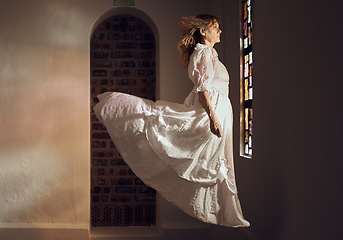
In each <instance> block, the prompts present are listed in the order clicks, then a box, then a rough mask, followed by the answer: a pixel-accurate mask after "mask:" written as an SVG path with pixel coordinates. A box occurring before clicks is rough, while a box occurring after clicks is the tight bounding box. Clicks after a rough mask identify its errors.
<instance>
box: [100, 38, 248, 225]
mask: <svg viewBox="0 0 343 240" xmlns="http://www.w3.org/2000/svg"><path fill="white" fill-rule="evenodd" d="M188 73H189V78H190V79H191V80H192V81H193V83H194V89H193V90H192V92H191V93H190V94H189V96H188V97H187V98H186V99H185V102H184V104H177V103H171V102H165V101H156V102H153V101H150V100H147V99H142V98H139V97H135V96H132V95H128V94H123V93H117V92H112V93H110V92H107V93H103V94H101V95H99V96H98V98H99V100H100V102H99V103H98V104H97V105H96V106H95V107H94V112H95V114H96V116H97V117H98V119H99V120H100V122H102V123H103V124H104V125H105V126H106V128H107V130H108V132H109V134H110V136H111V138H112V140H113V142H114V144H115V145H116V147H117V149H118V151H119V152H120V154H121V156H122V157H123V159H124V160H125V161H126V163H127V164H128V165H129V166H130V168H131V169H132V171H134V172H135V174H136V175H137V176H138V177H139V178H140V179H141V180H142V181H143V182H144V183H145V184H147V185H149V186H151V187H153V188H155V189H156V190H157V191H158V192H159V193H160V194H161V195H162V196H164V197H165V198H166V199H167V200H169V201H170V202H172V203H173V204H174V205H176V206H177V207H179V208H180V209H182V210H183V211H185V212H186V213H188V214H189V215H191V216H193V217H196V218H198V219H200V220H202V221H204V222H208V223H213V224H220V225H225V226H231V227H247V226H249V222H247V221H246V220H245V219H244V218H243V215H242V211H241V207H240V203H239V200H238V197H237V189H236V183H235V174H234V165H233V153H232V108H231V103H230V100H229V98H228V83H229V75H228V72H227V70H226V68H225V66H224V65H223V64H222V63H221V62H220V61H219V59H218V57H217V53H216V51H215V50H213V52H212V51H211V49H210V48H209V47H207V46H206V45H202V44H197V46H196V48H195V50H194V52H193V54H192V56H191V59H190V63H189V68H188ZM204 90H207V91H209V93H210V97H211V101H212V106H213V108H214V110H215V112H216V115H217V117H218V119H219V120H220V122H221V124H222V128H223V133H222V137H221V138H218V137H217V136H215V135H214V134H212V133H211V131H210V126H209V124H210V123H209V118H208V116H207V114H206V112H205V110H204V109H203V107H202V106H201V104H200V102H199V100H198V92H201V91H204Z"/></svg>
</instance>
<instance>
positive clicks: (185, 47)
mask: <svg viewBox="0 0 343 240" xmlns="http://www.w3.org/2000/svg"><path fill="white" fill-rule="evenodd" d="M214 22H218V23H219V21H218V19H217V18H216V17H215V16H213V15H208V14H201V15H198V16H196V17H195V16H188V17H182V18H181V19H180V22H179V28H180V34H181V40H180V42H179V43H178V49H179V53H180V56H179V60H180V64H181V65H182V66H183V67H184V68H187V67H188V64H189V58H190V56H191V55H192V53H193V51H194V47H195V46H196V44H197V43H201V42H202V41H203V37H202V35H201V34H200V28H204V29H206V28H207V27H208V25H210V24H212V23H214Z"/></svg>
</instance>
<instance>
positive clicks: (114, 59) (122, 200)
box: [90, 14, 156, 227]
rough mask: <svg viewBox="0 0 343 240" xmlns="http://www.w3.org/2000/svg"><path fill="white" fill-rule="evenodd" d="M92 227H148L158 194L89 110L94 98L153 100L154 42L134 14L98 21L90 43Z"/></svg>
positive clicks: (154, 211)
mask: <svg viewBox="0 0 343 240" xmlns="http://www.w3.org/2000/svg"><path fill="white" fill-rule="evenodd" d="M90 70H91V72H90V76H91V77H90V88H91V226H92V227H103V226H148V225H149V226H150V225H155V222H156V192H155V190H153V189H151V188H149V187H147V186H146V185H144V184H143V183H142V182H141V181H140V179H139V178H137V177H136V176H135V175H134V173H133V172H132V171H131V170H130V169H129V167H128V166H127V165H126V164H125V162H124V161H123V160H122V159H121V157H120V155H119V153H118V152H117V150H116V148H115V146H114V144H113V143H112V141H111V139H110V137H109V135H108V133H107V131H106V128H105V127H104V126H103V125H102V124H100V123H99V122H98V120H97V118H96V117H95V115H94V113H93V111H92V109H93V107H94V105H95V104H96V103H97V95H98V94H100V93H103V92H107V91H110V92H111V91H117V92H126V93H130V94H133V95H136V96H140V97H143V98H148V99H151V100H155V99H156V43H155V36H154V34H153V31H152V30H151V28H150V27H149V26H148V25H147V24H146V23H145V22H144V21H142V20H141V19H140V18H137V17H135V16H134V15H127V14H119V15H115V16H112V17H110V18H108V19H106V20H104V21H102V22H101V23H100V24H99V25H98V26H97V27H96V28H95V30H94V32H93V34H92V37H91V41H90Z"/></svg>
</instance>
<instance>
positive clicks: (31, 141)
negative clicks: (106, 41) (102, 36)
mask: <svg viewBox="0 0 343 240" xmlns="http://www.w3.org/2000/svg"><path fill="white" fill-rule="evenodd" d="M129 8H130V9H135V10H137V11H136V12H141V13H142V16H148V18H146V19H144V20H147V21H148V22H149V23H151V24H154V28H155V30H156V33H157V34H158V35H157V36H156V37H157V38H158V41H159V47H158V48H159V53H158V54H159V56H158V58H159V60H160V61H159V67H160V70H159V77H158V79H159V89H158V91H159V94H160V98H161V99H163V100H170V101H175V102H182V101H183V99H184V98H185V96H186V95H187V94H188V92H189V89H191V82H190V81H189V80H188V78H187V75H186V72H185V70H184V69H182V67H181V66H180V65H179V64H178V51H177V42H178V40H179V35H178V28H177V21H178V20H179V18H180V17H181V16H183V15H192V14H199V13H203V12H209V13H213V14H216V15H218V16H219V17H222V1H219V0H218V1H212V2H211V4H209V3H208V2H207V1H195V0H192V1H184V2H182V3H176V2H174V1H158V0H144V1H143V0H136V1H135V6H134V7H129ZM114 9H115V10H114ZM171 10H172V11H171ZM111 11H114V12H116V11H117V12H118V13H119V8H118V7H114V6H113V1H112V0H104V1H91V0H86V1H85V0H83V1H81V0H73V1H67V0H51V1H44V0H32V1H24V2H22V1H17V0H14V1H1V2H0V52H1V59H0V69H1V72H0V96H1V101H0V122H1V124H0V192H1V195H0V206H1V208H0V226H1V228H2V231H0V235H4V234H5V235H6V234H10V233H13V234H14V233H15V232H16V231H15V229H39V228H42V229H81V230H84V231H81V232H82V234H84V233H85V232H87V234H86V235H87V236H88V229H89V218H90V211H89V209H90V142H89V141H90V140H89V139H90V137H89V132H90V131H89V129H90V126H89V122H90V120H89V117H90V116H89V106H90V94H89V38H90V35H91V32H92V30H93V29H94V27H96V24H97V23H98V21H99V20H100V19H101V18H102V17H103V16H104V15H106V14H108V13H109V12H111ZM125 11H126V10H125ZM126 12H127V11H126ZM126 12H125V13H126ZM158 211H159V213H158V221H159V223H158V224H159V225H160V226H164V227H165V228H169V229H174V228H178V227H180V226H186V225H189V226H196V227H198V225H199V224H200V223H199V222H198V221H195V220H193V219H192V218H190V217H188V216H186V215H185V214H184V213H182V212H181V211H179V210H178V209H176V208H174V207H173V206H171V205H170V204H169V203H167V202H166V201H164V200H163V199H160V201H159V210H158ZM200 225H201V224H200ZM8 229H12V230H9V231H7V230H8ZM13 229H14V230H13ZM29 232H30V233H28V234H26V232H25V233H24V235H25V234H26V235H27V236H30V235H31V237H33V238H35V235H32V234H33V233H34V232H35V231H29ZM53 232H54V231H53ZM19 235H20V234H19ZM11 236H12V239H16V238H18V236H17V235H16V236H17V237H15V236H14V235H11ZM47 236H48V235H46V237H47ZM59 237H60V236H59V234H56V236H55V237H53V238H56V239H57V238H59ZM83 237H84V235H83ZM83 237H82V238H83ZM10 238H11V237H10ZM19 238H20V237H19ZM42 238H43V237H42ZM47 238H48V237H47ZM53 238H51V236H50V238H49V239H53ZM80 239H81V238H80Z"/></svg>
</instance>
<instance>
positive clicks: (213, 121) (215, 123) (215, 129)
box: [210, 115, 222, 138]
mask: <svg viewBox="0 0 343 240" xmlns="http://www.w3.org/2000/svg"><path fill="white" fill-rule="evenodd" d="M210 129H211V132H212V133H213V134H214V135H216V136H217V137H219V138H220V137H221V136H222V125H221V124H220V122H219V120H218V118H217V117H216V116H215V115H211V116H210Z"/></svg>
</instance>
